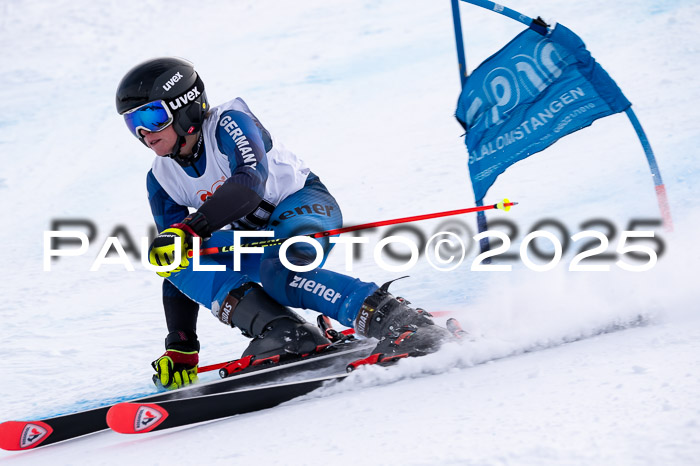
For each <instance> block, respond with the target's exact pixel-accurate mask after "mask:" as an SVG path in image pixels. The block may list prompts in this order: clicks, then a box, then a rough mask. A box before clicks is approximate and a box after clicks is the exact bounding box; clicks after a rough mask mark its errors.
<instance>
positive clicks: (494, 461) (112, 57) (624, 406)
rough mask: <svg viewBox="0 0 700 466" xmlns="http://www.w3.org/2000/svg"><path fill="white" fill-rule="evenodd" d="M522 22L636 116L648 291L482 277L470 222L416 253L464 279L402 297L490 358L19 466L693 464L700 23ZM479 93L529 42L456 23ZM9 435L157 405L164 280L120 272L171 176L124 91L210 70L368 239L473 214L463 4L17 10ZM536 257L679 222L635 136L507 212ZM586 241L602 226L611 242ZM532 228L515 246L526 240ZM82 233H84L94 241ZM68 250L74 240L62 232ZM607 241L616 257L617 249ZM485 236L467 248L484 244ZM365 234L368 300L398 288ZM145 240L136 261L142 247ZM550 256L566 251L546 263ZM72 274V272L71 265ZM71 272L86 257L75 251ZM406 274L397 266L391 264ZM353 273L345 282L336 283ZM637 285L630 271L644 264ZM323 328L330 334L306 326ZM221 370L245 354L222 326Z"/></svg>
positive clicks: (593, 276)
mask: <svg viewBox="0 0 700 466" xmlns="http://www.w3.org/2000/svg"><path fill="white" fill-rule="evenodd" d="M508 6H511V7H513V8H515V9H517V10H519V11H522V12H523V13H524V14H527V15H530V16H537V15H541V16H542V17H543V18H545V20H547V21H548V22H550V23H552V22H554V21H556V22H560V23H562V24H565V25H566V26H567V27H569V28H571V29H572V30H574V31H575V32H576V33H577V34H579V35H580V36H581V37H582V38H583V40H584V41H585V42H586V44H587V47H588V49H589V50H590V51H591V53H592V54H593V56H594V57H595V58H596V59H597V60H598V61H599V62H600V63H601V64H602V66H603V67H604V68H605V69H606V70H607V71H608V72H609V73H610V75H611V76H612V77H613V78H614V79H615V80H616V82H617V83H618V84H619V85H620V87H621V88H622V89H623V91H624V92H625V94H626V96H627V97H628V98H629V100H630V101H631V102H632V103H633V105H634V109H635V112H636V113H637V115H638V117H639V119H640V120H641V122H642V124H643V125H644V128H645V130H646V132H647V134H648V136H649V138H650V141H651V143H652V146H653V148H654V150H655V153H656V156H657V159H658V162H659V166H660V168H661V171H662V174H663V177H664V181H665V184H666V187H667V190H668V196H669V201H670V204H671V209H672V213H673V216H674V222H675V225H674V227H675V228H674V231H673V232H668V231H665V230H664V229H662V228H661V227H659V226H655V225H654V224H652V225H651V226H646V227H638V229H643V228H646V229H652V230H654V231H655V232H656V238H657V239H659V241H660V242H657V243H644V244H648V245H650V246H654V247H656V248H657V249H659V248H660V247H661V244H663V247H664V250H663V253H662V254H661V256H660V258H659V260H658V263H657V264H656V266H655V267H653V268H652V269H651V270H649V271H647V272H640V273H634V272H627V271H624V270H621V269H620V268H619V267H618V266H616V265H615V261H616V260H617V258H609V259H607V261H606V262H604V263H605V264H608V265H609V266H610V271H607V272H569V271H568V265H569V264H570V262H571V260H572V259H573V257H574V255H575V254H576V253H577V252H578V251H579V250H580V248H581V246H580V243H577V244H576V245H573V244H570V245H569V247H568V249H567V252H566V253H565V254H564V257H563V258H562V261H561V263H560V264H559V265H558V266H557V267H556V268H554V269H553V270H551V271H548V272H534V271H532V270H530V269H528V268H527V267H525V266H524V264H523V261H522V260H520V259H519V258H517V257H515V258H514V259H511V260H509V261H507V262H503V261H501V262H499V263H500V264H503V263H508V264H511V265H512V266H513V270H512V271H510V272H478V271H472V270H470V268H471V264H472V261H473V260H474V258H475V257H476V254H477V253H476V248H475V247H474V244H473V243H474V242H473V240H472V241H471V242H469V241H468V238H469V237H470V236H471V235H473V234H474V233H475V231H474V230H475V219H474V217H471V216H463V217H460V218H458V219H453V221H452V223H451V224H449V225H445V224H444V223H442V222H440V221H435V222H424V223H421V224H419V225H416V226H417V227H418V228H419V230H418V232H415V231H414V232H413V233H411V232H409V231H407V230H403V231H401V232H400V233H398V234H403V235H405V236H407V237H411V238H414V239H416V240H417V239H418V236H416V235H419V234H422V235H424V236H425V237H426V238H427V237H429V236H430V235H432V234H433V233H434V232H436V231H440V230H441V229H446V228H448V227H449V228H451V229H452V230H455V231H457V230H459V231H460V235H461V237H462V238H463V239H464V240H465V241H467V243H468V245H469V247H470V249H469V253H468V254H467V257H466V259H465V261H464V263H462V265H461V266H459V267H457V268H456V269H454V270H452V271H450V272H438V271H436V270H435V269H434V268H433V267H432V266H431V265H430V264H429V263H428V261H427V260H426V258H425V257H421V259H420V260H419V261H418V264H417V265H416V266H415V267H414V268H413V269H412V270H410V271H409V272H408V274H409V275H410V276H411V277H410V278H409V279H406V280H402V281H399V282H397V283H396V284H395V286H394V290H395V291H396V293H397V294H399V295H403V296H406V297H407V298H408V299H410V300H411V301H413V302H414V303H416V304H418V305H420V306H422V307H425V308H427V309H429V310H436V311H443V312H444V314H442V317H441V318H440V319H439V320H440V321H444V318H445V316H446V315H452V316H455V317H458V318H459V319H460V320H461V321H462V323H463V326H464V327H465V329H467V330H468V331H469V332H470V334H471V337H472V338H471V340H470V341H468V342H467V343H466V344H464V345H462V346H456V345H455V346H449V347H448V348H446V349H445V350H444V351H442V352H440V353H438V354H435V355H431V356H428V357H425V358H422V359H415V360H406V361H402V362H401V363H400V364H398V365H397V366H396V367H394V368H391V369H389V370H387V369H384V368H371V369H369V370H366V371H359V372H358V373H356V374H353V375H352V376H351V377H350V379H349V380H347V381H346V382H344V383H343V384H340V385H338V386H337V387H328V388H324V389H322V390H321V391H320V392H319V393H315V394H313V395H311V396H308V397H306V398H304V399H302V400H296V401H293V402H290V403H288V404H286V405H285V406H282V407H279V408H276V409H274V410H270V411H266V412H259V413H254V414H250V415H245V416H238V417H234V418H230V419H226V420H222V421H218V422H214V423H210V424H207V425H204V426H197V427H192V428H185V429H180V430H178V431H173V432H165V433H155V434H148V435H146V436H143V437H138V438H136V437H127V436H122V435H119V434H115V433H112V432H105V433H101V434H97V435H94V436H89V437H86V438H84V439H80V440H77V441H75V442H69V443H64V444H59V445H55V446H50V447H47V448H45V449H43V450H41V449H40V450H37V451H32V452H24V453H19V454H17V453H11V452H1V453H0V458H1V459H2V461H4V462H7V463H8V464H47V463H50V464H124V463H127V462H139V463H144V462H145V463H149V464H173V463H175V462H182V461H192V460H194V461H195V462H197V463H202V464H205V463H206V464H328V463H329V462H332V463H334V464H357V463H362V464H475V465H511V464H512V465H521V464H527V465H546V464H567V465H568V464H574V465H577V464H621V465H627V464H641V465H668V464H675V465H685V464H687V465H690V464H697V459H698V457H700V318H699V317H698V312H697V311H698V302H699V299H698V298H699V297H700V293H698V281H697V275H696V271H697V265H698V259H700V254H699V253H698V247H697V231H698V228H699V227H700V216H698V207H699V202H698V199H699V198H700V188H699V187H698V178H699V176H698V175H699V170H698V159H699V155H700V150H699V149H698V147H700V126H699V125H698V123H697V122H698V121H700V110H698V105H697V103H698V102H700V86H699V85H698V84H699V78H698V76H699V75H700V65H699V64H700V38H699V36H698V34H697V29H698V25H699V23H700V5H698V4H697V2H693V1H673V2H672V1H641V2H639V1H631V0H621V1H619V2H605V1H602V0H593V1H589V2H574V3H571V2H553V1H533V0H526V1H521V2H517V4H516V3H514V4H511V5H508ZM461 8H462V19H463V29H464V32H465V42H466V51H467V62H468V68H469V70H473V69H474V68H475V67H476V66H477V65H478V63H480V62H481V61H483V60H484V59H485V58H487V57H488V56H489V55H491V54H492V53H494V52H495V51H497V50H498V49H499V48H500V47H502V46H503V45H504V44H505V43H507V42H508V41H509V40H510V39H511V38H512V37H514V36H515V35H516V34H517V33H518V32H520V31H521V30H522V26H521V25H520V24H518V23H516V22H514V21H512V20H509V19H506V18H503V17H501V16H498V15H496V14H493V13H492V12H488V11H485V10H481V9H479V8H477V7H473V6H470V5H466V4H465V5H462V7H461ZM0 43H2V44H3V47H2V48H0V62H1V63H2V68H1V69H0V83H1V84H2V85H1V86H0V110H1V111H0V154H1V157H2V169H1V171H0V199H2V205H3V208H4V212H3V219H4V222H3V225H2V228H0V231H1V233H0V235H1V239H2V241H1V244H2V246H0V247H1V248H2V249H1V254H0V257H1V258H2V268H1V270H2V272H1V273H2V276H1V279H0V296H2V300H1V302H0V319H1V320H0V323H1V325H0V341H2V345H0V373H1V374H2V375H3V378H4V383H2V384H1V385H0V420H11V419H31V418H37V417H46V416H49V415H53V414H57V413H65V412H68V411H72V410H76V409H79V408H80V407H86V406H96V405H99V404H100V403H104V402H105V401H106V400H108V399H113V398H116V397H124V396H129V395H133V394H144V393H149V392H150V391H152V390H153V388H152V386H151V384H150V376H151V368H150V366H149V363H150V361H152V360H153V359H154V358H156V357H157V356H158V355H159V354H161V352H162V350H163V348H162V344H163V338H164V337H165V333H166V331H165V322H164V319H163V315H162V309H161V298H160V288H161V280H160V279H159V278H158V277H156V276H155V274H153V273H151V272H148V271H146V270H144V267H143V266H142V265H141V264H140V263H139V261H138V260H137V259H136V258H135V257H133V256H128V257H129V259H130V261H131V262H132V263H133V265H134V267H135V269H136V270H135V271H133V272H128V271H126V270H125V267H124V266H123V265H119V264H103V265H102V266H101V267H100V268H99V270H98V271H95V272H90V271H89V270H90V267H91V265H92V264H93V261H94V260H95V258H96V257H97V256H98V253H99V251H100V249H101V247H102V245H103V244H104V242H105V240H106V238H107V237H108V236H110V235H111V234H115V233H114V231H115V230H120V232H119V233H118V234H117V235H118V236H120V237H121V239H122V244H124V245H125V246H126V241H125V239H124V237H125V236H128V237H129V238H130V239H132V240H133V241H134V243H135V246H136V247H138V242H139V241H140V238H141V237H142V236H146V235H147V234H148V231H149V228H150V226H151V224H152V220H151V216H150V211H149V208H148V205H147V202H146V195H145V174H146V172H147V171H148V169H149V167H150V164H151V160H152V154H151V153H150V152H149V151H148V150H147V149H146V148H144V147H143V146H142V145H141V144H140V143H139V142H138V141H136V140H135V139H134V138H133V137H132V136H131V135H130V134H129V132H128V131H127V129H126V128H125V125H124V123H123V121H122V119H121V118H120V117H119V116H118V115H116V112H115V110H114V91H115V89H116V86H117V83H118V82H119V80H120V79H121V77H122V76H123V74H124V73H125V72H126V71H127V70H128V69H129V68H131V67H132V66H133V65H135V64H136V63H138V62H140V61H142V60H145V59H148V58H151V57H155V56H164V55H175V56H180V57H184V58H187V59H189V60H191V61H192V62H194V63H195V65H196V67H197V69H198V71H199V72H200V74H201V76H202V77H203V79H204V81H205V83H206V88H207V94H208V97H209V100H210V102H211V103H212V104H218V103H222V102H225V101H227V100H230V99H232V98H234V97H235V96H241V97H243V98H244V99H246V101H247V102H248V104H249V105H250V107H251V109H252V110H253V111H254V112H255V113H256V114H257V116H258V117H260V119H261V120H262V121H263V122H264V124H265V125H266V126H267V127H268V129H270V130H271V131H272V132H273V133H275V134H276V135H277V137H278V138H279V139H280V140H282V141H284V142H285V145H286V146H287V147H289V148H291V149H292V150H294V151H295V152H297V153H298V154H300V155H301V156H302V157H303V158H304V159H305V160H306V161H307V163H308V164H309V165H310V166H311V167H312V170H313V171H314V172H315V173H317V174H318V175H319V176H320V177H321V178H322V180H323V181H324V182H325V183H326V185H328V186H329V187H330V189H331V191H332V193H333V194H334V195H335V196H336V198H337V199H338V201H339V202H340V204H341V206H342V207H343V211H344V217H345V222H346V224H348V225H349V224H355V223H363V222H370V221H375V220H382V219H388V218H394V217H403V216H409V215H417V214H422V213H428V212H436V211H443V210H451V209H457V208H462V207H467V206H469V205H472V204H473V201H474V199H473V195H472V192H471V185H470V182H469V177H468V173H467V167H466V161H467V157H466V149H465V147H464V144H463V138H462V137H461V135H462V129H461V127H460V126H459V125H458V124H457V122H456V121H455V120H454V118H453V114H454V110H455V106H456V102H457V97H458V94H459V79H458V72H457V62H456V54H455V45H454V37H453V30H452V20H451V12H450V2H448V1H447V0H442V1H439V2H438V1H433V2H417V1H398V0H386V1H378V0H373V1H365V2H358V1H350V0H342V1H335V2H325V1H321V0H304V1H301V2H284V1H265V2H256V1H252V0H240V1H234V2H232V1H223V0H221V1H209V2H202V3H200V4H198V5H196V6H194V4H193V3H192V2H184V1H180V0H174V1H170V2H162V1H155V0H153V1H146V2H143V1H141V2H135V1H122V2H118V3H117V2H90V1H85V0H74V1H66V0H57V1H52V2H49V1H46V0H43V1H42V0H26V1H6V2H2V3H0ZM503 197H509V198H510V199H513V200H516V201H519V202H520V205H519V206H517V207H516V208H514V209H513V210H512V211H511V212H509V213H507V214H506V213H501V212H495V213H490V214H489V219H490V220H491V221H495V220H499V221H506V222H512V224H514V225H515V226H516V227H517V229H518V232H515V231H513V228H510V227H509V226H508V223H506V224H505V225H504V224H503V223H501V226H500V227H499V229H500V230H501V231H504V232H508V233H509V235H510V236H511V239H512V244H511V249H510V251H509V252H514V253H516V254H517V253H518V250H519V246H520V243H521V241H522V239H523V237H524V236H525V234H526V233H527V232H529V231H530V230H532V229H533V227H534V226H536V225H537V223H539V222H540V221H542V220H546V219H550V220H554V221H556V222H559V223H560V225H563V226H564V229H565V230H566V231H564V232H562V231H561V228H559V229H557V227H556V226H552V223H551V222H550V223H549V224H544V225H545V226H542V229H545V230H547V231H551V232H553V233H554V234H555V235H556V236H557V237H559V238H566V237H570V236H571V235H573V234H575V233H578V232H580V231H582V230H584V229H586V228H594V229H598V230H600V231H602V232H604V233H605V234H607V235H608V236H611V240H610V246H609V248H608V252H614V251H615V248H616V246H617V244H618V240H619V238H620V236H621V231H623V230H626V229H628V226H629V224H630V222H631V221H634V220H640V219H641V220H646V221H649V220H651V221H652V222H654V221H656V220H658V219H659V213H658V208H657V205H656V199H655V195H654V187H653V182H652V179H651V176H650V173H649V169H648V167H647V165H646V162H645V158H644V154H643V152H642V149H641V146H640V144H639V142H638V140H637V139H636V137H635V134H634V131H633V130H632V127H631V125H630V124H629V122H628V121H627V119H626V117H625V116H624V115H615V116H612V117H609V118H606V119H604V120H599V121H597V122H596V123H594V124H593V125H592V126H591V127H590V128H586V129H584V130H582V131H579V132H578V133H575V134H573V135H571V136H569V137H566V138H564V139H563V140H561V141H559V142H557V143H556V144H555V145H553V146H552V147H550V148H549V149H547V150H546V151H544V152H543V153H540V154H537V155H534V156H532V157H531V158H529V159H527V160H525V161H523V162H520V163H518V164H516V165H515V166H513V167H511V168H510V169H509V170H508V171H507V172H506V173H505V174H504V175H502V176H501V177H499V179H498V180H497V181H496V183H495V185H494V186H493V187H492V188H491V190H490V192H489V196H488V197H487V202H497V201H499V200H500V199H502V198H503ZM76 219H77V220H89V221H90V222H91V223H92V224H94V225H95V226H96V231H95V235H94V239H93V240H92V241H91V243H90V247H89V249H88V251H87V252H86V253H85V254H84V255H82V256H80V257H63V258H60V259H58V260H54V261H52V263H51V271H44V240H43V238H44V231H46V230H50V229H51V227H52V223H54V222H56V221H62V222H65V221H67V220H76ZM592 221H594V222H593V224H591V223H590V222H592ZM511 226H512V225H511ZM76 228H77V229H80V230H82V231H86V230H85V227H84V226H82V227H80V226H78V227H76ZM63 229H69V228H68V227H66V226H64V227H63ZM613 229H614V233H615V237H614V238H612V236H613V235H612V233H613V231H612V230H613ZM469 231H471V233H470V232H469ZM387 232H388V229H379V230H377V231H373V232H369V233H367V235H366V236H367V237H368V238H369V239H370V244H369V245H367V246H364V247H363V248H362V249H361V257H360V258H358V260H357V261H356V262H355V263H354V271H353V272H352V273H354V274H356V275H357V276H359V277H361V278H363V279H366V280H374V281H376V282H378V283H381V282H383V281H385V280H388V279H391V278H395V277H396V276H397V275H398V274H397V273H392V272H388V271H384V270H382V269H380V268H379V267H377V265H376V264H375V262H374V259H373V258H372V247H373V245H374V244H376V242H377V241H378V240H379V239H380V238H381V237H382V235H385V234H387ZM125 233H126V235H125ZM538 244H539V245H540V247H541V248H542V249H546V241H541V242H538ZM70 247H71V246H66V248H68V249H69V248H70ZM72 247H74V246H72ZM397 251H398V249H397ZM343 259H344V254H343V253H342V251H339V250H336V251H334V252H333V254H332V255H331V258H330V260H329V261H328V264H327V267H330V268H333V269H335V270H339V271H342V270H343V269H344V266H345V264H344V260H343ZM625 260H629V259H628V258H627V259H625ZM300 312H302V313H303V314H304V315H305V316H307V317H308V318H310V319H312V318H314V317H315V316H314V314H313V312H311V311H300ZM198 332H199V335H200V339H201V342H202V352H201V359H202V363H203V364H208V363H213V362H218V361H221V360H224V359H227V358H228V359H231V358H232V357H235V356H236V355H237V354H239V353H240V351H241V350H242V349H243V348H244V347H245V345H246V341H245V339H244V338H242V337H241V336H240V335H239V334H238V332H237V331H231V330H230V329H227V328H225V327H224V326H222V325H220V324H218V323H217V322H216V320H215V319H213V318H212V317H211V316H210V315H209V312H208V311H207V310H206V309H202V310H201V312H200V319H199V328H198Z"/></svg>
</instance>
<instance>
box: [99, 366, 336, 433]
mask: <svg viewBox="0 0 700 466" xmlns="http://www.w3.org/2000/svg"><path fill="white" fill-rule="evenodd" d="M347 375H348V374H347V373H346V372H343V373H337V374H334V375H328V376H325V377H318V378H313V379H308V380H301V381H297V382H286V383H279V384H274V385H266V386H262V387H251V388H244V389H241V390H235V391H231V392H226V393H218V394H212V395H204V396H197V397H192V398H184V399H181V400H171V401H163V402H159V403H141V402H139V403H118V404H116V405H114V406H113V407H112V408H111V409H110V410H109V412H108V413H107V423H108V424H109V427H110V428H112V430H114V431H115V432H119V433H122V434H142V433H146V432H152V431H155V430H162V429H169V428H172V427H178V426H184V425H188V424H195V423H198V422H204V421H211V420H214V419H221V418H224V417H229V416H234V415H236V414H245V413H251V412H254V411H259V410H262V409H267V408H272V407H275V406H277V405H279V404H281V403H284V402H285V401H289V400H292V399H294V398H296V397H299V396H302V395H305V394H307V393H309V392H312V391H313V390H316V389H317V388H319V387H321V386H323V385H324V384H326V383H328V382H331V381H337V380H342V379H344V378H345V377H346V376H347Z"/></svg>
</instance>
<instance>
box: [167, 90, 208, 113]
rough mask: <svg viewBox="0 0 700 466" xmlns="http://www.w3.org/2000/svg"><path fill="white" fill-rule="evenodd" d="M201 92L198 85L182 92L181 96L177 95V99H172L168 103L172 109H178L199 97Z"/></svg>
mask: <svg viewBox="0 0 700 466" xmlns="http://www.w3.org/2000/svg"><path fill="white" fill-rule="evenodd" d="M200 94H201V92H199V91H198V90H197V86H195V87H193V88H192V89H190V90H189V91H187V92H185V93H184V94H182V95H181V96H180V97H177V98H176V99H175V100H171V101H170V102H168V105H170V108H171V109H173V110H177V109H178V108H180V107H182V106H184V105H187V104H189V103H190V102H192V101H193V100H194V99H196V98H197V97H199V95H200Z"/></svg>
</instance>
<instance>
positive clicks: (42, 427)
mask: <svg viewBox="0 0 700 466" xmlns="http://www.w3.org/2000/svg"><path fill="white" fill-rule="evenodd" d="M373 347H374V344H373V343H371V342H369V341H367V340H351V341H347V342H342V343H341V344H339V345H335V346H331V347H329V348H327V349H325V350H323V351H322V352H319V353H314V354H311V355H308V356H306V357H304V358H301V359H298V360H290V361H284V362H280V363H277V364H272V365H267V364H263V365H257V366H250V367H249V368H247V369H245V370H243V371H241V372H237V373H234V374H232V375H231V376H229V377H227V378H225V379H221V380H216V381H213V382H208V383H202V384H197V385H194V386H192V387H189V388H184V389H180V390H175V391H169V392H162V393H157V394H154V395H149V396H146V397H142V398H137V399H134V400H132V401H134V402H138V403H149V402H164V401H168V400H181V399H186V398H192V397H201V396H207V395H214V394H219V393H225V392H231V391H234V390H240V389H243V388H246V387H254V386H260V385H265V384H273V383H279V382H281V381H289V380H294V379H295V378H299V377H305V378H307V379H308V378H309V377H322V376H326V375H329V374H335V373H338V372H340V371H344V370H345V366H346V365H347V364H348V363H349V362H351V361H354V360H356V359H359V358H364V357H366V356H367V355H368V354H369V353H370V352H371V350H372V348H373ZM112 406H113V405H107V406H102V407H99V408H95V409H90V410H86V411H80V412H77V413H70V414H65V415H62V416H56V417H52V418H48V419H41V420H35V421H7V422H3V423H1V424H0V448H2V449H4V450H28V449H31V448H36V447H39V446H46V445H51V444H53V443H57V442H63V441H65V440H70V439H74V438H78V437H82V436H85V435H89V434H93V433H96V432H100V431H103V430H105V429H108V426H107V422H106V420H105V417H106V415H107V412H108V411H109V409H110V408H111V407H112Z"/></svg>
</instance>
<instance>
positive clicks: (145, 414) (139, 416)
mask: <svg viewBox="0 0 700 466" xmlns="http://www.w3.org/2000/svg"><path fill="white" fill-rule="evenodd" d="M162 417H163V414H162V413H161V412H160V411H158V410H156V409H153V408H151V407H149V406H141V407H139V409H138V411H136V416H134V432H142V431H144V430H146V429H151V428H153V427H155V426H156V425H158V424H159V422H158V421H160V419H161V418H162Z"/></svg>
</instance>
